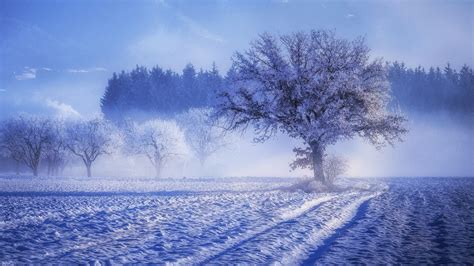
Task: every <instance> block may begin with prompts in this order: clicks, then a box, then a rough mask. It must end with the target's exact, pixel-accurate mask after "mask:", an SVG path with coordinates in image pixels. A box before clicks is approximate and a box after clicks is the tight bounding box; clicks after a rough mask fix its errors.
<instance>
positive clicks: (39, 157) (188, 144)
mask: <svg viewBox="0 0 474 266" xmlns="http://www.w3.org/2000/svg"><path fill="white" fill-rule="evenodd" d="M209 114H210V110H209V109H206V108H193V109H190V110H188V111H185V112H182V113H180V114H179V116H177V117H176V118H175V119H160V118H154V119H151V120H148V121H145V122H142V123H139V122H137V121H132V120H127V121H125V123H123V124H122V126H121V127H117V126H115V125H114V124H113V123H111V122H110V121H109V120H106V119H102V118H95V119H90V120H84V119H76V120H63V119H53V118H47V117H38V116H24V115H20V116H16V117H12V118H9V119H7V120H4V121H2V122H1V123H0V155H1V156H3V157H5V158H9V159H10V160H12V161H14V162H15V163H16V166H17V170H16V171H17V174H19V169H20V168H19V167H20V166H22V165H23V166H27V167H28V168H29V169H30V170H31V172H32V174H33V175H34V176H38V174H39V171H40V169H41V167H40V166H41V165H45V166H46V167H43V168H44V169H46V170H47V171H46V174H47V175H58V174H61V173H62V170H64V167H65V166H66V164H68V163H72V162H74V161H80V162H81V163H82V164H83V165H84V167H85V170H86V171H85V172H86V173H87V176H88V177H90V176H91V175H92V166H93V164H94V163H95V162H96V161H97V159H98V158H100V157H103V156H105V155H110V154H113V153H120V154H123V155H130V156H132V155H137V156H143V157H144V158H147V159H148V161H149V162H150V163H151V165H153V167H154V168H155V170H156V172H155V173H156V176H157V177H160V176H161V172H162V169H163V168H164V167H165V166H166V164H167V163H168V162H169V161H170V160H173V159H177V158H179V157H181V156H185V155H187V154H189V153H191V154H193V155H195V157H196V158H197V159H198V160H199V162H200V163H201V165H203V164H204V162H205V161H206V159H207V158H208V157H209V156H211V155H212V154H214V153H215V152H217V151H218V150H219V149H220V148H222V147H223V146H224V143H225V142H224V138H225V135H224V134H223V131H222V130H221V129H220V128H219V127H217V124H216V123H214V122H213V120H211V118H210V116H209Z"/></svg>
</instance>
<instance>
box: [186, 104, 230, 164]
mask: <svg viewBox="0 0 474 266" xmlns="http://www.w3.org/2000/svg"><path fill="white" fill-rule="evenodd" d="M212 114H213V110H212V109H211V108H191V109H189V110H188V111H187V112H185V113H182V114H181V115H179V116H178V119H177V120H178V121H179V123H180V125H181V126H182V128H183V129H184V133H185V136H186V141H187V143H188V145H189V147H190V148H191V150H192V151H193V153H194V154H195V155H196V157H197V158H198V159H199V162H200V163H201V166H203V165H204V163H205V162H206V160H207V159H208V158H209V157H210V156H211V155H213V154H214V153H216V152H217V151H218V150H219V149H221V148H222V147H224V146H225V145H226V143H225V134H224V133H225V132H224V131H223V130H222V128H221V127H220V126H219V123H218V121H217V120H215V119H214V118H213V117H212Z"/></svg>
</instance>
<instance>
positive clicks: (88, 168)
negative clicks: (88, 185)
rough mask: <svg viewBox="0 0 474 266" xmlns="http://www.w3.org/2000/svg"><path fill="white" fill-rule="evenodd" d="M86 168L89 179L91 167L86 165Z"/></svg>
mask: <svg viewBox="0 0 474 266" xmlns="http://www.w3.org/2000/svg"><path fill="white" fill-rule="evenodd" d="M86 168H87V177H91V176H92V174H91V165H90V164H86Z"/></svg>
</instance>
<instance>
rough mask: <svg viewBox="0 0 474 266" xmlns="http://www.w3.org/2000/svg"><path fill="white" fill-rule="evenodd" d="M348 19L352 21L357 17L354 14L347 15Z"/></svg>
mask: <svg viewBox="0 0 474 266" xmlns="http://www.w3.org/2000/svg"><path fill="white" fill-rule="evenodd" d="M346 18H347V19H352V18H355V15H354V14H347V15H346Z"/></svg>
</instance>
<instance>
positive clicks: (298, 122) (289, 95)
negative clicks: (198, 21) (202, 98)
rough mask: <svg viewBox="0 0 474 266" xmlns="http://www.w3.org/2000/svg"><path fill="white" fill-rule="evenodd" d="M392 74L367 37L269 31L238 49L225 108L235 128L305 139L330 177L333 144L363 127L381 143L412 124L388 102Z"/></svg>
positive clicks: (263, 136) (262, 136)
mask: <svg viewBox="0 0 474 266" xmlns="http://www.w3.org/2000/svg"><path fill="white" fill-rule="evenodd" d="M386 76H387V75H386V71H385V69H384V67H383V64H382V62H381V61H380V60H374V61H370V60H369V49H368V48H367V46H366V45H365V43H364V40H363V39H361V38H359V39H356V40H354V41H348V40H345V39H340V38H337V37H336V36H335V33H334V32H332V31H311V32H309V33H303V32H298V33H294V34H291V35H284V36H280V37H277V36H272V35H270V34H262V35H260V38H259V39H257V40H256V41H254V42H252V43H251V47H250V49H249V50H248V51H246V52H244V53H236V54H235V56H234V57H233V65H232V68H231V70H230V71H229V73H228V77H227V84H228V85H229V86H227V88H226V89H225V90H224V91H223V92H222V93H221V94H220V102H219V103H218V113H219V114H220V115H222V116H224V117H226V118H227V122H228V123H227V129H229V130H235V129H239V128H240V129H243V130H244V129H246V128H247V127H248V126H253V127H254V130H255V133H256V134H257V137H256V139H255V140H256V141H265V140H267V139H268V138H269V137H271V136H273V135H274V134H275V133H277V132H278V131H280V132H283V133H286V134H288V135H289V136H290V137H293V138H299V139H302V140H303V142H304V144H305V146H306V149H308V150H309V151H310V152H311V155H312V156H311V157H312V158H311V163H312V165H313V170H314V177H315V178H316V179H319V180H321V181H322V182H323V183H328V180H327V178H326V176H325V175H324V170H323V155H324V152H325V149H326V147H327V146H328V145H331V144H334V143H336V142H337V141H339V140H341V139H350V138H352V137H354V136H356V135H359V136H361V137H363V138H365V139H367V140H369V141H370V142H371V143H373V144H375V145H376V146H377V147H381V146H383V145H384V144H386V143H389V144H393V143H394V142H395V141H396V140H400V137H401V135H402V134H403V133H405V132H406V131H407V130H406V129H405V128H404V126H403V124H404V121H405V119H404V118H403V117H402V116H401V115H399V114H394V113H391V112H389V111H388V110H387V104H388V102H389V99H390V88H389V83H388V81H387V77H386Z"/></svg>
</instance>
